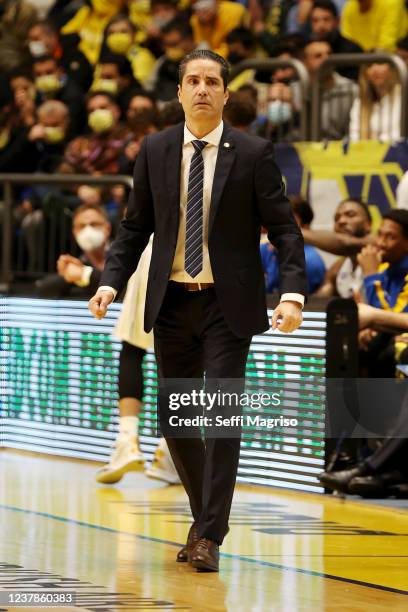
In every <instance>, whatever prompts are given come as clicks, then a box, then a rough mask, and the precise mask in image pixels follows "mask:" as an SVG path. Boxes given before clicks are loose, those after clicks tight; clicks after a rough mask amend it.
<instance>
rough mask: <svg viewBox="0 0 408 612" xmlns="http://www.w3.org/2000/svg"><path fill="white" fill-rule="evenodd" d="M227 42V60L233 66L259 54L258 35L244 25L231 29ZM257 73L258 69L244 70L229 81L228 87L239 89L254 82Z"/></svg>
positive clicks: (231, 89) (232, 89)
mask: <svg viewBox="0 0 408 612" xmlns="http://www.w3.org/2000/svg"><path fill="white" fill-rule="evenodd" d="M226 43H227V45H228V55H227V60H228V62H229V63H230V64H231V66H234V65H236V64H239V63H240V62H243V61H244V60H248V59H252V58H255V57H256V56H257V47H256V37H255V35H254V34H253V33H252V32H251V30H250V29H249V28H245V27H243V26H242V27H239V28H235V29H234V30H231V32H229V34H228V35H227V37H226ZM255 75H256V70H253V69H248V70H244V71H243V72H241V74H239V75H238V76H236V77H235V79H233V80H232V81H231V82H230V83H229V85H228V89H229V90H230V91H237V90H238V89H239V88H240V87H242V85H245V84H246V83H252V82H253V81H254V79H255Z"/></svg>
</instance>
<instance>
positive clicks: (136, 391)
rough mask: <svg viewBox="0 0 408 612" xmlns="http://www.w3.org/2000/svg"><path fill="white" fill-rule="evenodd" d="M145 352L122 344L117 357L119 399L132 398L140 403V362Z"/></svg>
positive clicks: (141, 384) (125, 343)
mask: <svg viewBox="0 0 408 612" xmlns="http://www.w3.org/2000/svg"><path fill="white" fill-rule="evenodd" d="M145 354H146V351H145V350H144V349H141V348H139V347H138V346H133V344H129V343H128V342H125V341H123V342H122V349H121V351H120V356H119V399H122V397H134V398H135V399H137V400H139V401H140V402H141V401H142V398H143V372H142V361H143V357H144V356H145Z"/></svg>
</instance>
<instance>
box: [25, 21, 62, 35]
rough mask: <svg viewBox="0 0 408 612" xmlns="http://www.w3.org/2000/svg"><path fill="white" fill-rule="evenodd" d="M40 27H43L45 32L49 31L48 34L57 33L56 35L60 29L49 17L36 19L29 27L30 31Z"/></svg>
mask: <svg viewBox="0 0 408 612" xmlns="http://www.w3.org/2000/svg"><path fill="white" fill-rule="evenodd" d="M38 27H40V28H42V29H43V30H44V31H45V32H47V34H55V36H58V29H57V28H56V27H55V25H54V24H53V23H52V21H49V20H48V19H38V21H34V23H32V24H31V25H30V27H29V28H28V31H30V30H32V29H33V28H38Z"/></svg>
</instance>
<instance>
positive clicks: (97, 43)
mask: <svg viewBox="0 0 408 612" xmlns="http://www.w3.org/2000/svg"><path fill="white" fill-rule="evenodd" d="M124 5H125V1H124V0H90V2H89V5H87V6H82V7H81V8H80V9H79V10H78V12H77V13H76V14H75V15H74V17H73V18H72V19H70V21H68V23H66V24H65V25H64V27H63V28H61V34H62V35H64V36H67V35H73V34H75V35H77V36H78V38H79V44H78V49H79V51H81V53H83V54H84V55H85V57H86V58H87V60H88V61H89V62H90V64H92V65H95V64H96V62H97V61H98V58H99V55H100V52H101V46H102V42H103V33H104V31H105V28H106V26H107V24H108V23H109V21H110V20H111V19H112V17H113V16H114V15H116V14H117V13H119V12H120V11H121V9H122V8H123V7H124Z"/></svg>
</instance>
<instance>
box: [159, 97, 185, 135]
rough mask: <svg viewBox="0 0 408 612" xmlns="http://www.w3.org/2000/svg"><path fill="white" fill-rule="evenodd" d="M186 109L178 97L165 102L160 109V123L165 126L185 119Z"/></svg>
mask: <svg viewBox="0 0 408 612" xmlns="http://www.w3.org/2000/svg"><path fill="white" fill-rule="evenodd" d="M184 119H185V117H184V110H183V107H182V106H181V104H180V102H179V101H178V100H177V98H174V100H169V101H168V102H165V103H164V104H163V106H162V108H161V109H160V124H161V126H162V127H163V128H166V127H169V126H171V125H177V124H178V123H181V122H182V121H184Z"/></svg>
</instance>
